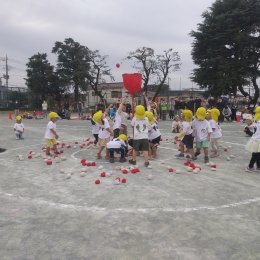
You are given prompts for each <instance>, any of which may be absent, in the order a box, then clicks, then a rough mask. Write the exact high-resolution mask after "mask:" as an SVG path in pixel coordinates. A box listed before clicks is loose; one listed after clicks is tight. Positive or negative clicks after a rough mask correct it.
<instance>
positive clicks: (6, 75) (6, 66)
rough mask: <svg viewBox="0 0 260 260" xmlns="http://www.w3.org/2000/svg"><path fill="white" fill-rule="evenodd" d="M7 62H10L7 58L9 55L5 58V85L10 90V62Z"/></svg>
mask: <svg viewBox="0 0 260 260" xmlns="http://www.w3.org/2000/svg"><path fill="white" fill-rule="evenodd" d="M7 60H8V58H7V54H6V56H5V85H6V87H7V88H8V78H9V75H8V62H7Z"/></svg>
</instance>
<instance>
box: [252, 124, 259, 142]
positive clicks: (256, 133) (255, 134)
mask: <svg viewBox="0 0 260 260" xmlns="http://www.w3.org/2000/svg"><path fill="white" fill-rule="evenodd" d="M253 128H254V129H253V135H252V137H251V138H252V139H253V140H257V141H260V121H256V122H254V123H253Z"/></svg>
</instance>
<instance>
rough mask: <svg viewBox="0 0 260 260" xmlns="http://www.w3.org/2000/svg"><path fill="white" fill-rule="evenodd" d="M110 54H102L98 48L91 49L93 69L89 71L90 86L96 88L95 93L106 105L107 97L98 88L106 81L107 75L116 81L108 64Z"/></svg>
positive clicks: (90, 61)
mask: <svg viewBox="0 0 260 260" xmlns="http://www.w3.org/2000/svg"><path fill="white" fill-rule="evenodd" d="M107 58H108V56H107V55H105V56H102V55H101V54H100V53H99V51H98V50H95V51H91V50H89V63H90V66H91V69H90V70H89V72H88V76H87V80H88V84H89V86H90V87H91V88H92V89H93V90H94V92H95V94H96V95H97V96H99V97H100V99H101V101H102V102H104V104H105V105H106V99H105V98H104V95H103V94H102V91H101V90H98V85H99V84H100V83H104V82H106V81H105V79H106V77H108V78H110V80H112V81H114V78H113V76H112V74H111V69H109V68H108V66H107V62H106V60H107Z"/></svg>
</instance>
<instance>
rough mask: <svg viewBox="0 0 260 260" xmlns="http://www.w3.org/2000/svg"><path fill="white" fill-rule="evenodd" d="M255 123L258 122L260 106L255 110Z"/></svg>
mask: <svg viewBox="0 0 260 260" xmlns="http://www.w3.org/2000/svg"><path fill="white" fill-rule="evenodd" d="M255 121H260V106H257V107H256V108H255Z"/></svg>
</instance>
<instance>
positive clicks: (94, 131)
mask: <svg viewBox="0 0 260 260" xmlns="http://www.w3.org/2000/svg"><path fill="white" fill-rule="evenodd" d="M91 132H92V134H93V135H96V134H98V133H99V126H98V125H97V124H96V123H95V122H94V120H91Z"/></svg>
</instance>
